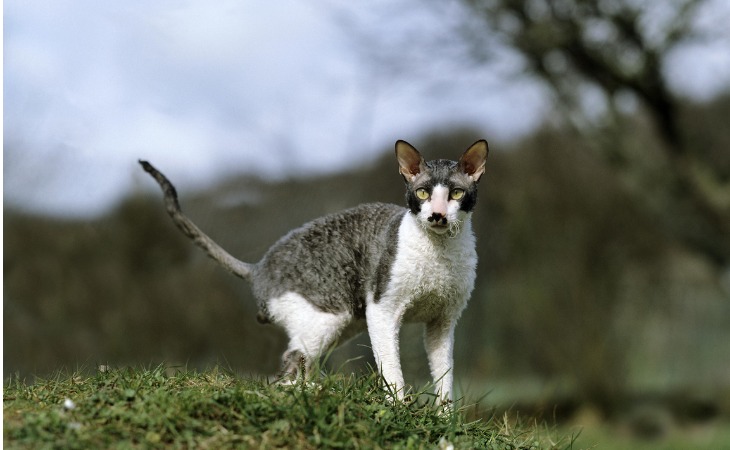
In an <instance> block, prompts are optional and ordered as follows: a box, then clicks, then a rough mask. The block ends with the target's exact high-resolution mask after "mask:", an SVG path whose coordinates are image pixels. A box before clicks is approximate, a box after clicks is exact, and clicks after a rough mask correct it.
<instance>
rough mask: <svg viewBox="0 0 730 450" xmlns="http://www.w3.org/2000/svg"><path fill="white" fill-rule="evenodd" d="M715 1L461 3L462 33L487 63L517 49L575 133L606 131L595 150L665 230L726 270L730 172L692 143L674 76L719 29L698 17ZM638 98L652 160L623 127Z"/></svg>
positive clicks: (506, 0)
mask: <svg viewBox="0 0 730 450" xmlns="http://www.w3.org/2000/svg"><path fill="white" fill-rule="evenodd" d="M706 3H707V2H706V1H705V0H673V1H670V2H636V1H632V0H616V1H603V0H462V4H463V6H465V8H466V11H467V12H468V14H467V15H466V16H464V25H465V26H462V27H460V28H459V30H460V32H459V35H460V36H461V37H463V38H464V39H465V41H466V42H467V43H468V45H469V46H470V47H471V49H472V52H471V54H472V55H473V57H474V58H475V59H476V60H477V61H478V62H487V61H489V60H490V55H491V52H492V51H493V49H494V48H495V47H496V46H504V45H506V46H507V47H509V48H511V49H514V50H516V51H517V52H518V53H519V55H521V57H522V59H523V61H524V62H525V67H526V68H527V70H528V72H529V73H531V74H534V75H536V76H537V78H538V79H539V80H541V81H542V82H544V83H545V84H546V85H547V86H548V87H549V90H550V91H551V92H552V93H554V94H555V98H556V100H557V105H558V106H560V107H561V109H562V112H563V113H564V114H563V115H562V116H563V117H565V118H567V123H569V124H570V125H572V126H573V128H574V130H576V131H578V132H586V131H587V132H588V133H587V134H589V135H590V136H593V137H594V138H595V136H596V133H597V132H601V133H602V135H603V139H599V140H598V141H597V142H593V143H592V146H593V147H594V148H595V149H596V150H599V151H600V152H601V154H602V155H603V156H604V157H605V160H606V161H608V163H609V164H610V165H611V167H612V168H613V169H615V171H616V172H617V173H618V174H620V175H621V176H622V178H624V179H626V180H628V181H630V184H631V185H633V186H632V187H633V188H634V189H633V191H634V193H635V194H637V199H638V200H640V201H641V203H642V204H643V205H644V207H646V208H648V209H649V210H650V211H652V212H653V213H654V215H655V216H656V217H657V218H658V219H660V220H659V222H660V223H661V224H662V226H663V228H664V229H665V230H666V231H667V232H669V234H671V235H673V236H675V237H676V238H678V239H679V240H680V241H681V242H683V243H684V244H685V245H687V246H688V247H690V248H692V249H694V250H696V251H698V252H700V253H702V254H703V255H705V256H706V257H708V258H709V259H710V260H712V261H713V263H715V264H716V265H717V266H720V267H722V266H725V265H727V264H728V263H730V195H728V192H729V191H730V177H729V176H728V171H727V167H720V166H718V165H717V164H715V162H714V161H712V160H710V159H708V158H704V157H703V156H705V155H706V153H703V152H701V151H697V149H696V148H695V145H696V144H695V142H694V141H691V140H690V139H689V136H688V135H687V133H686V131H685V129H684V128H683V122H682V120H680V107H679V105H680V102H679V99H678V98H677V95H676V94H674V93H673V92H672V91H671V89H670V88H669V86H668V82H667V78H666V69H667V60H668V58H669V56H670V53H671V52H672V51H673V50H674V49H676V48H678V47H679V46H681V45H685V44H688V43H689V42H692V41H693V40H697V39H703V38H708V37H709V36H708V34H709V33H712V31H711V30H707V29H706V28H701V26H700V25H698V20H696V19H697V15H698V12H699V11H700V10H701V7H702V6H704V5H705V4H706ZM597 100H598V101H597ZM636 103H638V104H640V105H641V106H642V107H643V112H644V113H645V114H646V116H647V117H648V118H649V120H650V122H651V123H652V124H653V126H654V130H655V132H656V134H657V136H658V137H659V138H660V139H659V141H660V145H659V147H658V149H659V151H657V152H655V153H654V154H652V155H651V162H649V163H647V161H646V155H640V156H639V155H637V152H636V150H637V149H636V148H635V147H634V146H632V145H631V142H630V138H629V139H627V138H626V137H625V136H621V128H620V126H618V125H619V124H620V122H621V121H622V116H623V115H624V114H625V113H624V112H623V111H622V106H625V105H627V104H629V105H630V104H636ZM625 109H626V108H625V107H624V108H623V110H625ZM642 161H643V163H642ZM659 172H661V173H659ZM657 179H659V182H656V181H657ZM648 180H651V182H652V183H653V184H650V182H649V181H648Z"/></svg>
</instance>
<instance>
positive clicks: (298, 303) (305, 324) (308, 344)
mask: <svg viewBox="0 0 730 450" xmlns="http://www.w3.org/2000/svg"><path fill="white" fill-rule="evenodd" d="M268 308H269V313H270V314H271V318H272V320H273V322H274V323H276V324H279V325H281V326H282V327H284V329H285V330H286V331H287V333H288V334H289V350H299V351H301V352H302V353H304V354H305V355H307V356H308V357H310V358H314V357H317V356H319V355H320V354H321V353H322V352H323V351H325V350H326V349H327V347H329V346H330V345H331V344H332V343H333V342H334V341H335V340H336V339H337V338H338V337H339V336H340V335H341V334H342V332H343V331H344V330H345V328H347V325H348V324H349V323H350V321H351V320H352V316H351V315H350V313H348V312H341V313H338V314H333V313H329V312H324V311H322V310H320V309H318V308H317V307H316V306H314V305H312V304H311V303H310V302H309V301H308V300H307V299H306V298H304V297H302V296H301V295H299V294H297V293H296V292H287V293H285V294H284V295H282V296H280V297H277V298H273V299H271V300H270V301H269V303H268Z"/></svg>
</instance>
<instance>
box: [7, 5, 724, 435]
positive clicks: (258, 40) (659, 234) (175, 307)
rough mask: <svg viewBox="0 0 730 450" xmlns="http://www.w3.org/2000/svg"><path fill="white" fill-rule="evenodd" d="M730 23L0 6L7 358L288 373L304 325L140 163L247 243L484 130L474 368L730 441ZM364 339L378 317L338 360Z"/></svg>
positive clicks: (701, 11)
mask: <svg viewBox="0 0 730 450" xmlns="http://www.w3.org/2000/svg"><path fill="white" fill-rule="evenodd" d="M728 21H730V4H728V3H727V2H724V1H722V0H673V1H667V2H638V1H633V0H616V1H612V2H608V1H602V0H552V1H549V0H455V1H451V2H436V1H426V2H415V1H411V0H399V1H396V2H385V1H379V2H371V3H369V4H368V5H367V6H361V7H355V6H349V5H347V6H345V5H342V4H339V2H306V1H305V2H294V1H282V2H269V3H267V4H264V3H263V2H261V4H257V5H253V4H250V3H249V2H235V1H222V2H216V3H215V5H213V4H211V3H205V2H195V1H188V2H169V1H163V2H154V3H153V4H150V2H142V1H136V0H133V1H128V2H124V3H123V4H119V2H98V1H91V0H75V1H72V0H65V1H55V2H44V1H28V0H23V1H21V0H10V1H6V2H5V5H4V119H3V120H4V123H3V125H4V136H3V146H4V150H3V201H4V205H3V220H4V225H3V235H4V254H3V264H4V267H3V276H4V281H3V327H4V329H3V335H4V341H3V342H4V344H3V377H4V378H6V379H7V377H9V376H15V375H18V376H21V377H29V378H30V379H32V377H33V376H36V375H37V376H44V375H48V374H51V373H53V372H54V371H56V370H58V369H59V368H64V367H65V368H70V369H74V368H76V367H85V368H90V369H92V370H93V368H95V367H96V366H97V365H99V364H110V365H114V366H123V365H128V364H132V365H138V364H145V365H147V364H158V363H163V362H164V363H167V364H170V365H179V366H187V367H189V368H205V367H210V366H212V365H216V364H221V365H223V366H225V367H229V368H231V369H232V370H234V371H236V372H239V373H252V374H263V375H268V374H272V373H274V372H275V371H276V369H277V367H278V363H279V357H280V354H281V352H282V351H283V350H284V348H285V345H286V339H285V336H284V335H283V333H282V332H281V331H280V330H278V329H276V328H274V327H270V326H261V325H259V324H258V323H257V322H256V320H255V314H256V307H255V303H254V301H253V298H252V296H251V293H250V290H249V287H248V285H246V283H244V282H241V281H240V280H238V279H236V278H234V277H231V276H230V275H228V274H227V273H226V272H225V271H223V270H222V269H220V268H219V267H217V266H216V265H215V264H214V263H213V262H212V261H210V260H209V259H207V258H206V257H205V256H204V255H203V254H202V252H201V251H199V250H198V249H197V248H195V247H194V246H193V245H192V244H191V243H190V242H188V241H187V240H186V238H184V237H183V236H182V235H181V234H180V233H179V232H178V231H177V230H176V229H175V228H174V226H173V225H172V224H171V222H170V221H169V219H168V218H167V216H166V215H165V213H164V210H163V207H162V203H161V196H160V193H159V192H158V190H157V186H156V185H155V184H154V183H153V181H152V180H151V179H149V178H148V177H147V175H146V174H144V173H143V172H142V171H141V169H139V167H138V166H137V159H138V158H144V159H148V160H150V161H151V162H152V163H153V164H155V165H156V166H157V167H158V168H159V169H160V170H162V171H163V172H165V173H166V174H167V175H168V176H169V177H170V178H171V180H172V181H173V182H174V183H175V184H176V186H177V187H178V190H179V192H180V194H181V202H182V205H183V208H184V210H185V211H186V212H187V213H188V215H189V216H190V217H191V218H193V220H194V221H195V222H196V223H197V224H198V225H199V226H200V227H201V228H202V229H204V230H205V231H206V232H208V234H210V235H211V236H212V237H213V238H214V239H216V240H217V241H218V242H219V243H220V244H222V245H223V247H225V248H226V249H228V250H229V251H230V252H231V253H233V254H234V255H236V256H237V257H239V258H240V259H243V260H245V261H251V262H254V261H257V260H258V259H259V258H260V257H261V256H262V255H263V253H264V252H265V251H266V249H268V247H269V246H270V245H271V244H273V243H274V242H275V241H276V240H277V239H278V238H279V237H280V236H281V235H283V234H285V233H286V232H287V231H288V230H290V229H292V228H294V227H296V226H299V225H301V224H302V223H304V222H305V221H307V220H310V219H313V218H315V217H318V216H321V215H323V214H326V213H330V212H334V211H338V210H341V209H343V208H347V207H350V206H354V205H357V204H359V203H363V202H370V201H387V202H394V203H403V185H402V180H401V178H400V176H399V175H398V173H397V164H396V161H395V158H394V156H393V143H394V142H395V140H396V139H406V140H408V141H409V142H411V143H412V144H414V145H415V146H416V147H417V148H418V149H419V150H421V152H422V153H423V154H424V155H425V156H426V157H427V158H451V159H456V158H458V156H459V155H460V154H461V153H462V152H463V151H464V150H465V149H466V148H467V147H468V146H469V145H470V144H471V143H473V142H474V141H475V140H477V139H480V138H486V139H488V140H489V142H490V149H491V152H490V156H489V161H488V163H487V174H486V178H483V179H482V182H481V184H480V201H479V204H478V208H477V211H476V212H475V216H474V224H475V230H476V234H477V238H478V253H479V256H480V265H479V269H478V271H479V273H478V278H477V287H476V290H475V292H474V295H473V297H472V299H471V302H470V304H469V307H468V309H467V311H466V313H465V314H464V316H463V317H462V319H461V322H460V324H459V327H458V330H457V338H456V339H457V340H456V343H457V344H456V378H457V383H458V384H459V388H460V389H461V390H462V392H464V393H465V395H467V396H473V397H481V396H483V395H486V397H485V398H484V399H483V400H482V403H483V404H484V405H486V406H487V407H488V408H492V409H493V410H495V411H497V412H501V411H511V412H513V413H514V412H516V413H519V414H522V415H527V416H533V415H535V416H539V417H543V418H546V419H549V420H551V421H552V420H556V421H557V422H558V423H560V424H561V425H565V426H566V427H569V426H575V427H585V426H599V425H601V424H604V423H605V424H610V426H611V427H613V428H611V429H612V430H614V431H612V432H611V433H614V434H612V436H616V434H615V430H622V431H621V432H624V431H625V432H626V434H627V435H631V436H638V437H643V438H652V439H653V438H656V439H659V440H660V442H663V441H664V440H666V439H670V440H671V439H685V438H686V436H690V437H691V439H696V440H699V441H700V442H703V439H704V440H705V441H707V440H708V439H709V440H710V441H711V442H719V441H718V439H722V438H723V437H725V438H727V440H725V441H723V442H725V443H727V442H730V425H728V423H729V422H730V421H729V420H728V419H730V127H728V118H729V117H730V29H728V27H727V23H728ZM421 333H422V331H421V329H420V328H419V327H417V326H408V327H407V328H406V330H405V331H404V335H403V339H402V341H403V342H402V353H403V359H404V366H405V370H406V372H407V373H406V378H407V379H409V380H411V381H413V382H423V381H426V379H427V374H428V370H427V365H426V360H425V353H424V351H423V349H422V343H421ZM371 361H372V357H371V355H370V350H369V348H368V339H367V337H366V336H362V337H360V338H358V339H355V340H354V341H352V342H350V343H348V344H347V345H345V346H344V347H342V348H340V349H339V350H337V351H335V352H334V353H333V354H332V356H331V357H330V358H329V360H328V364H329V365H330V366H331V367H333V368H335V369H340V370H348V371H350V370H355V371H357V370H363V369H364V368H365V367H367V364H368V363H369V362H371ZM589 436H590V435H589ZM713 439H714V440H713ZM692 442H694V441H692Z"/></svg>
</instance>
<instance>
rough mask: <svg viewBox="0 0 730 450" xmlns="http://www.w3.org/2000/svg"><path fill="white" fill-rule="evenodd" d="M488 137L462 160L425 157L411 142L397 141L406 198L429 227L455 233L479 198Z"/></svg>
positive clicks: (452, 234)
mask: <svg viewBox="0 0 730 450" xmlns="http://www.w3.org/2000/svg"><path fill="white" fill-rule="evenodd" d="M488 153H489V147H488V145H487V141H485V140H479V141H476V142H475V143H474V144H472V146H471V147H469V148H468V149H467V150H466V152H464V154H463V155H461V158H459V161H458V162H457V161H449V160H445V159H437V160H433V161H424V160H423V157H421V154H420V153H418V150H416V149H415V148H414V147H413V146H412V145H411V144H409V143H408V142H406V141H398V142H396V143H395V154H396V157H397V158H398V164H399V165H400V173H401V175H403V178H404V179H405V181H406V202H407V204H408V208H409V209H410V210H411V212H412V213H413V214H414V215H415V216H416V218H417V220H418V222H419V223H420V224H421V225H422V226H423V227H424V228H425V229H427V230H429V231H431V232H433V233H436V234H439V235H449V236H455V235H456V234H458V233H459V231H460V229H461V225H462V224H463V222H464V219H465V218H466V217H467V216H468V215H469V214H470V213H471V212H472V210H473V209H474V206H475V205H476V201H477V183H478V182H479V178H481V176H482V174H483V173H484V168H485V164H486V162H487V154H488Z"/></svg>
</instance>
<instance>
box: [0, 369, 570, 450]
mask: <svg viewBox="0 0 730 450" xmlns="http://www.w3.org/2000/svg"><path fill="white" fill-rule="evenodd" d="M381 386H382V385H381V383H380V380H379V378H378V376H377V375H376V374H372V375H370V376H354V375H353V376H345V375H328V376H324V377H322V378H320V379H317V380H316V383H298V384H295V385H291V386H283V385H279V384H270V383H268V382H267V381H265V380H263V379H258V380H257V379H253V378H241V377H237V376H234V375H232V374H231V373H229V372H226V371H223V370H221V369H218V368H216V369H212V370H209V371H205V372H191V371H184V370H179V371H174V370H170V369H166V368H165V367H157V368H153V369H122V370H108V369H107V370H100V371H99V372H98V373H96V374H95V375H90V376H89V375H83V374H81V373H73V374H63V373H59V374H58V375H56V376H55V377H54V378H53V379H46V380H36V381H35V382H34V383H32V384H28V383H25V382H23V381H20V380H17V379H11V380H9V381H6V382H5V386H4V390H3V410H4V418H3V422H4V423H3V425H4V433H3V442H4V446H5V448H68V449H72V448H211V449H219V448H303V449H309V448H312V449H314V448H389V449H400V448H403V449H419V448H428V449H433V448H494V449H523V448H524V449H533V448H558V447H557V446H556V444H555V443H553V442H550V441H549V439H548V438H547V436H546V433H545V430H543V429H540V428H535V429H526V430H522V431H517V430H516V429H515V428H514V427H512V426H507V425H506V424H504V423H502V422H501V421H492V420H488V421H483V420H475V421H467V420H466V414H465V409H466V407H461V408H457V410H456V411H455V412H454V413H445V412H444V411H443V409H440V408H438V407H436V406H435V405H434V401H433V396H430V395H428V394H424V393H419V395H413V396H411V398H412V400H410V401H406V402H403V403H401V402H396V403H391V402H389V401H388V400H387V397H388V395H387V394H388V393H387V392H386V391H385V390H384V389H383V388H382V387H381ZM546 440H547V441H548V442H545V441H546ZM558 445H559V446H560V448H567V447H570V445H571V444H570V442H567V443H566V442H563V443H561V444H558Z"/></svg>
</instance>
